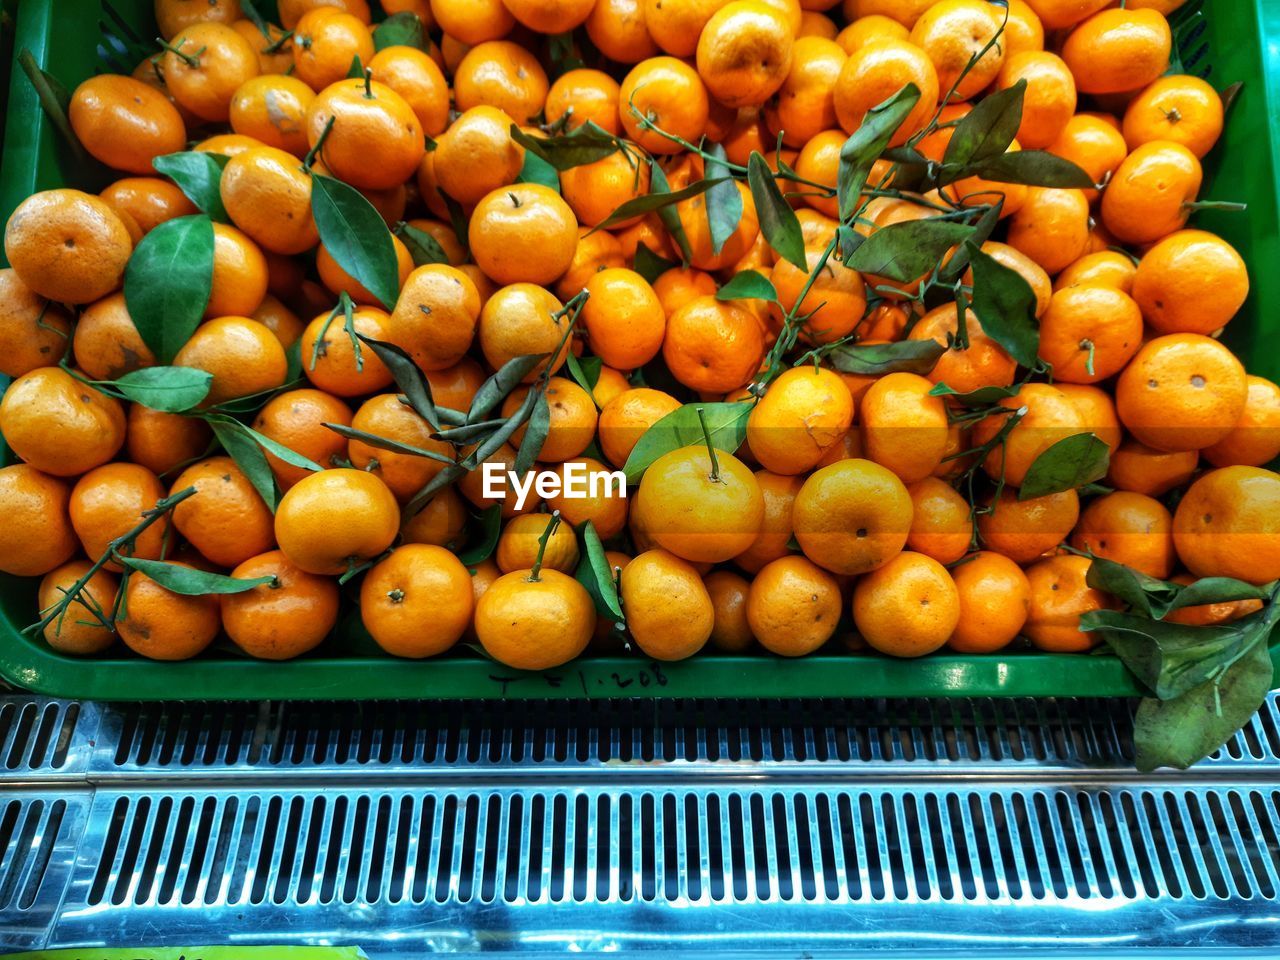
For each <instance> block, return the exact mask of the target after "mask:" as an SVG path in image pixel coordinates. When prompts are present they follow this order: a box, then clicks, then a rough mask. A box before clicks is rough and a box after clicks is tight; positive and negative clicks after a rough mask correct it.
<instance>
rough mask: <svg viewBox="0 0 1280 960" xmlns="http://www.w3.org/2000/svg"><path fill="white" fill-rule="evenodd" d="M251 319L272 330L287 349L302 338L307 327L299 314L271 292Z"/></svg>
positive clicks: (281, 344)
mask: <svg viewBox="0 0 1280 960" xmlns="http://www.w3.org/2000/svg"><path fill="white" fill-rule="evenodd" d="M250 319H252V320H257V321H258V322H259V323H260V324H262V325H263V326H264V327H266V328H267V329H268V330H270V331H271V332H272V334H274V335H275V338H276V339H277V340H279V341H280V346H282V347H284V348H285V350H286V351H288V349H289V348H290V347H292V346H293V345H294V344H295V343H297V342H298V341H299V340H300V339H302V331H303V330H305V329H306V327H305V326H304V325H303V323H302V321H301V320H300V319H298V315H297V314H296V313H294V312H293V311H292V310H290V309H289V308H288V307H286V306H285V305H284V304H283V303H281V302H280V301H279V300H278V299H276V298H275V297H274V296H272V295H271V294H267V295H266V296H265V297H263V298H262V303H261V305H260V306H259V307H258V309H257V310H255V311H253V316H252V317H251V318H250Z"/></svg>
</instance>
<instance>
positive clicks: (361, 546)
mask: <svg viewBox="0 0 1280 960" xmlns="http://www.w3.org/2000/svg"><path fill="white" fill-rule="evenodd" d="M399 532H400V507H399V505H398V504H397V503H396V498H395V496H394V495H393V494H392V493H391V491H390V490H389V489H388V488H387V485H386V484H385V483H383V482H382V481H381V480H380V479H378V478H377V477H375V476H373V475H372V474H370V473H366V472H365V471H363V470H352V469H348V468H342V467H340V468H337V469H333V470H322V471H320V472H319V473H312V474H310V475H308V476H306V477H303V478H302V479H301V480H300V481H298V482H297V483H296V484H294V486H293V488H292V489H290V490H289V492H288V493H286V494H285V495H284V496H283V497H281V498H280V503H279V505H278V506H277V507H276V516H275V538H276V542H277V543H278V544H279V545H280V549H281V550H282V551H284V554H285V556H287V557H288V558H289V560H290V561H291V562H292V563H293V564H295V565H296V566H298V567H299V568H301V569H303V570H305V571H307V572H308V573H317V574H325V575H331V576H332V575H337V574H340V573H344V572H346V570H347V569H348V567H350V566H352V565H356V564H359V563H361V562H363V561H365V560H371V559H373V558H374V557H376V556H378V555H379V554H381V553H382V552H383V551H384V550H386V549H387V548H388V547H389V546H391V544H392V542H393V541H394V540H395V538H396V536H397V534H399Z"/></svg>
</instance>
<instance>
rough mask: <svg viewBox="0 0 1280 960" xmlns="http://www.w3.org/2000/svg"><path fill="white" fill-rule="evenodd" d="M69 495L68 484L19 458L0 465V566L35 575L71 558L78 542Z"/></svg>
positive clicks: (21, 574) (9, 571) (18, 574)
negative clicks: (72, 520)
mask: <svg viewBox="0 0 1280 960" xmlns="http://www.w3.org/2000/svg"><path fill="white" fill-rule="evenodd" d="M70 498H71V488H70V486H69V485H68V484H67V483H66V482H65V481H63V480H60V479H58V478H57V477H53V476H50V475H49V474H46V473H41V472H40V471H39V470H37V469H35V468H34V467H29V466H27V465H26V464H25V463H14V464H10V465H9V466H7V467H0V516H3V517H4V518H5V523H4V525H3V526H0V571H3V572H4V573H7V574H10V575H12V576H16V577H37V576H41V575H43V574H46V573H48V572H49V571H50V570H53V569H54V568H55V567H59V566H61V565H62V564H64V563H66V562H67V561H68V560H70V559H71V557H72V556H73V555H74V554H75V552H76V551H77V550H78V549H79V548H80V543H79V541H78V540H77V538H76V533H75V530H74V529H73V528H72V526H71V519H70V517H69V516H68V513H67V509H68V504H69V502H70ZM95 559H97V558H96V557H95ZM45 606H47V604H46V603H44V602H43V601H42V602H41V609H43V608H44V607H45Z"/></svg>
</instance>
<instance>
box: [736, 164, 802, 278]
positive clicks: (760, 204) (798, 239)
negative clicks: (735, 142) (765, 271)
mask: <svg viewBox="0 0 1280 960" xmlns="http://www.w3.org/2000/svg"><path fill="white" fill-rule="evenodd" d="M747 185H748V186H750V187H751V199H752V200H753V201H755V205H756V216H757V217H758V218H759V220H760V232H761V233H762V234H763V235H764V239H765V242H766V243H768V244H769V246H770V247H772V248H773V249H774V251H776V252H777V253H778V255H779V256H781V257H782V258H783V259H784V260H787V261H789V262H790V263H792V264H794V265H795V266H796V267H797V268H799V269H800V270H801V271H803V272H804V273H805V274H808V272H809V264H808V262H807V261H806V259H805V250H804V233H803V232H802V231H801V229H800V221H799V220H797V219H796V212H795V211H794V210H792V209H791V204H789V203H787V200H786V198H785V197H783V195H782V191H780V190H779V189H778V183H777V181H776V180H774V179H773V171H772V170H770V169H769V164H768V163H767V162H766V161H765V159H764V157H762V156H761V155H760V153H759V151H757V150H752V151H751V159H750V160H749V161H747Z"/></svg>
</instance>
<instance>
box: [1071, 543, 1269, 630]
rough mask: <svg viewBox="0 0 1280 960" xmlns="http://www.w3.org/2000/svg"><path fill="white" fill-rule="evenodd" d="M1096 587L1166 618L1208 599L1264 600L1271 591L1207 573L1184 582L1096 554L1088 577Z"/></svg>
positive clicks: (1146, 612)
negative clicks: (1209, 575)
mask: <svg viewBox="0 0 1280 960" xmlns="http://www.w3.org/2000/svg"><path fill="white" fill-rule="evenodd" d="M1085 580H1086V582H1087V583H1088V584H1089V586H1091V587H1093V588H1094V589H1095V590H1101V591H1103V592H1104V593H1109V594H1111V595H1112V596H1113V597H1115V598H1117V599H1119V600H1122V601H1124V602H1125V603H1127V604H1128V605H1129V607H1130V608H1131V609H1132V610H1133V611H1134V612H1135V613H1139V614H1141V615H1143V616H1145V617H1150V618H1154V619H1156V620H1163V619H1164V618H1165V617H1166V616H1167V615H1168V614H1170V613H1171V612H1173V611H1174V610H1180V609H1182V608H1183V607H1194V606H1199V605H1200V604H1204V603H1230V602H1234V601H1236V600H1264V599H1266V598H1267V597H1268V596H1269V595H1270V588H1269V587H1267V586H1261V587H1260V586H1256V585H1254V584H1252V583H1246V582H1245V581H1243V580H1235V579H1233V578H1231V577H1203V578H1201V579H1199V580H1196V581H1195V582H1194V583H1190V584H1185V585H1184V584H1181V583H1174V582H1173V581H1172V580H1161V579H1159V578H1158V577H1152V576H1149V575H1147V574H1145V573H1142V572H1141V571H1139V570H1135V569H1133V568H1132V567H1127V566H1125V565H1124V564H1122V563H1116V562H1115V561H1114V560H1108V559H1106V558H1105V557H1093V558H1092V562H1091V563H1090V564H1089V572H1088V574H1087V575H1086V577H1085Z"/></svg>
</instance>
